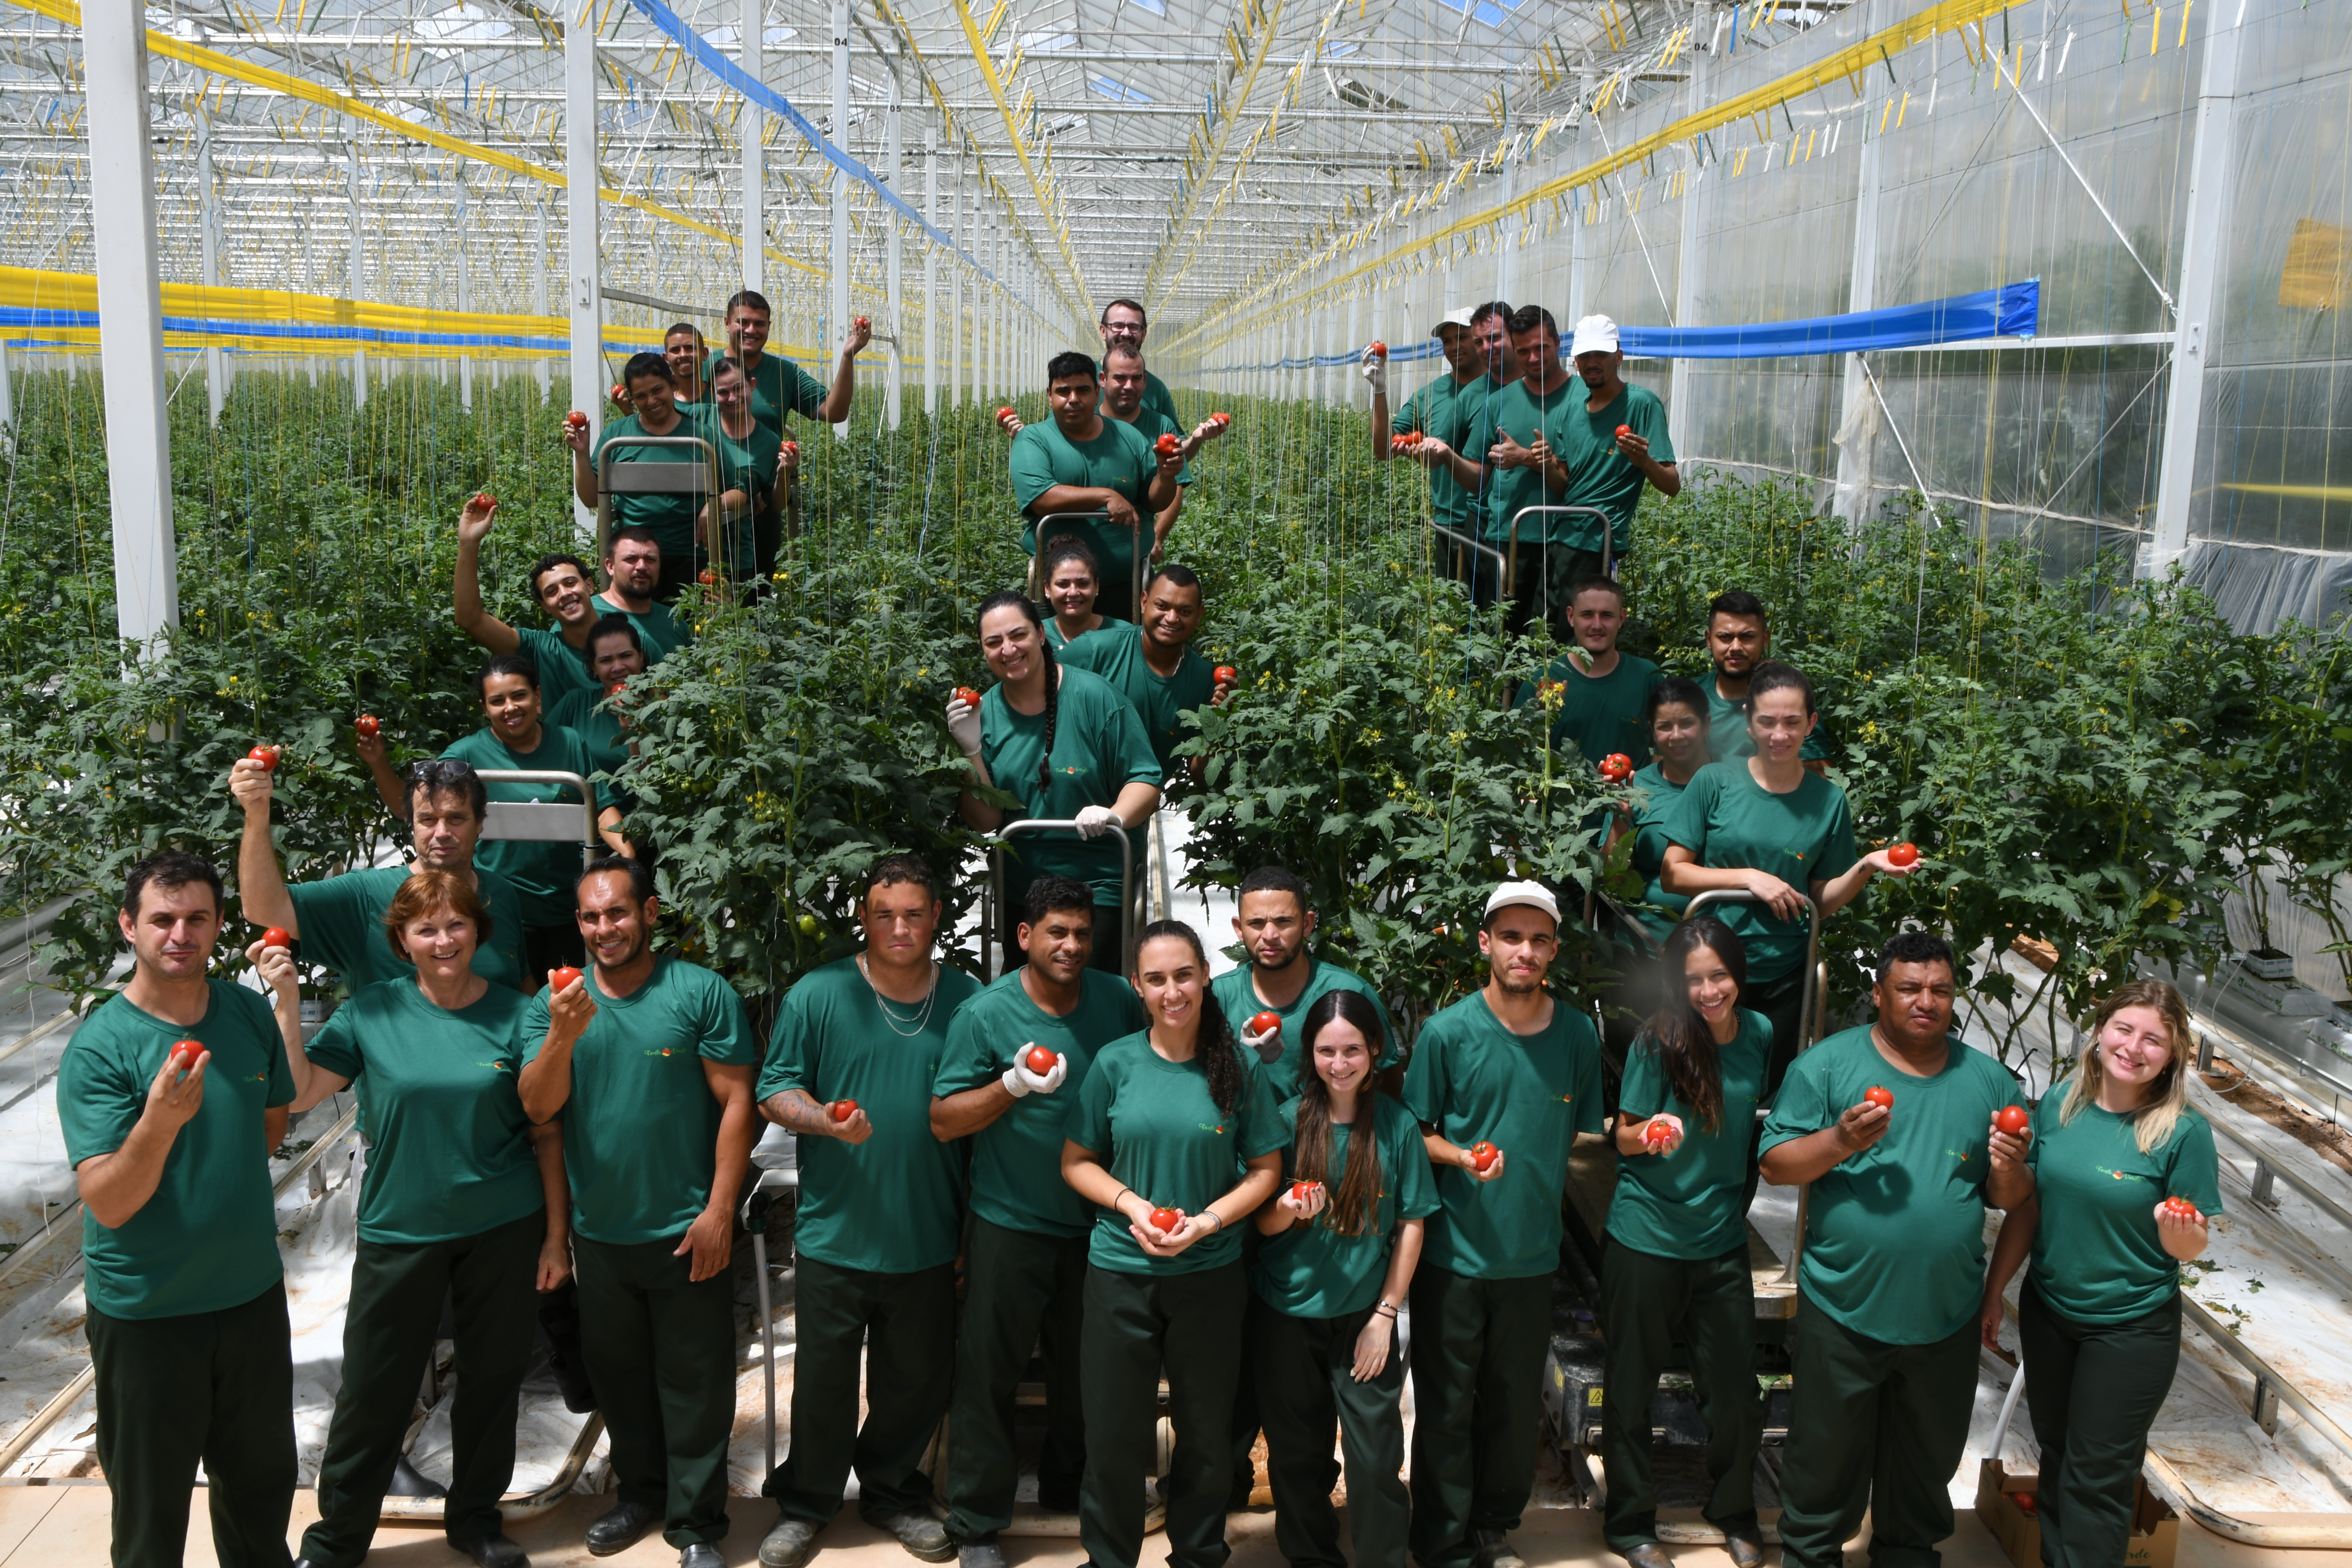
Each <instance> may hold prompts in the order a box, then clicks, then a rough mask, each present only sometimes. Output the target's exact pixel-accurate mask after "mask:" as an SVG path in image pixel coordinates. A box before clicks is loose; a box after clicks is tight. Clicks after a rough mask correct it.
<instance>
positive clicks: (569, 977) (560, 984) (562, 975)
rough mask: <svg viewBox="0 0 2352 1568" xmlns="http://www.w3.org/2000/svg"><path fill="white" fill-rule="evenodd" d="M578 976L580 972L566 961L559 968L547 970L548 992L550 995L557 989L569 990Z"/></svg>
mask: <svg viewBox="0 0 2352 1568" xmlns="http://www.w3.org/2000/svg"><path fill="white" fill-rule="evenodd" d="M579 978H580V972H579V971H578V970H576V969H574V968H572V966H571V965H570V964H568V963H567V964H565V965H564V966H563V967H562V968H561V969H551V970H549V971H548V972H547V991H548V994H549V995H553V994H555V993H556V992H558V991H568V990H570V989H571V988H572V984H574V983H575V982H577V981H578V980H579Z"/></svg>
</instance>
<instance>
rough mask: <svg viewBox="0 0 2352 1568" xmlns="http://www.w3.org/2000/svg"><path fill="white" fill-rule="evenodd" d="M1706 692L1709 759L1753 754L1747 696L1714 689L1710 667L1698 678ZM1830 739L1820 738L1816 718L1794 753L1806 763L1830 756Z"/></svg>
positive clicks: (1820, 726)
mask: <svg viewBox="0 0 2352 1568" xmlns="http://www.w3.org/2000/svg"><path fill="white" fill-rule="evenodd" d="M1699 687H1700V689H1703V690H1704V691H1706V750H1707V756H1708V759H1709V760H1710V761H1713V762H1718V763H1727V762H1730V761H1731V760H1732V759H1734V758H1736V757H1752V756H1754V755H1755V754H1756V740H1755V737H1754V736H1752V735H1750V734H1748V700H1747V699H1746V698H1743V697H1726V696H1725V695H1724V694H1723V693H1722V692H1720V691H1718V690H1717V689H1716V683H1715V675H1714V673H1713V672H1712V671H1710V672H1709V673H1707V674H1706V675H1705V676H1702V677H1701V678H1700V679H1699ZM1829 754H1830V748H1829V742H1827V741H1825V740H1823V739H1822V725H1821V724H1820V723H1819V722H1818V721H1817V722H1815V724H1814V725H1813V732H1812V733H1811V734H1810V735H1807V736H1806V737H1805V743H1804V744H1803V745H1802V746H1801V747H1799V748H1798V751H1797V755H1799V756H1800V757H1802V758H1803V759H1804V760H1805V761H1807V762H1809V763H1820V762H1827V761H1828V760H1829Z"/></svg>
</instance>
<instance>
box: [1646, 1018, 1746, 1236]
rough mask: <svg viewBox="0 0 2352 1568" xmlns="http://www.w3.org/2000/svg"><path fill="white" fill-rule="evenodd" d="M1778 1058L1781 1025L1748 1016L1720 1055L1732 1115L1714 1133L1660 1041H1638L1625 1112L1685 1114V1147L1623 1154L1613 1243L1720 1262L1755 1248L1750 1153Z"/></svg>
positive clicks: (1725, 1100) (1726, 1109)
mask: <svg viewBox="0 0 2352 1568" xmlns="http://www.w3.org/2000/svg"><path fill="white" fill-rule="evenodd" d="M1771 1056H1772V1021H1771V1020H1770V1019H1769V1018H1767V1017H1765V1016H1764V1015H1763V1014H1761V1013H1750V1012H1748V1011H1747V1010H1746V1009H1745V1008H1742V1009H1740V1011H1739V1033H1738V1035H1737V1036H1736V1037H1734V1038H1733V1039H1732V1042H1731V1043H1730V1044H1729V1045H1727V1046H1725V1047H1722V1049H1721V1050H1720V1052H1719V1053H1718V1054H1717V1063H1718V1065H1719V1067H1720V1068H1721V1072H1722V1081H1723V1116H1722V1121H1721V1124H1720V1125H1719V1126H1717V1128H1716V1130H1715V1131H1712V1132H1709V1131H1707V1130H1706V1126H1705V1124H1703V1123H1702V1122H1701V1121H1699V1118H1698V1112H1697V1111H1696V1110H1693V1109H1692V1108H1691V1106H1690V1104H1689V1103H1688V1102H1687V1101H1685V1100H1684V1099H1683V1097H1682V1096H1681V1095H1679V1094H1677V1093H1675V1089H1674V1085H1673V1083H1672V1082H1671V1081H1670V1080H1669V1079H1667V1077H1666V1072H1665V1067H1664V1063H1662V1062H1661V1061H1660V1060H1659V1059H1658V1042H1657V1039H1656V1037H1654V1036H1653V1035H1650V1034H1648V1033H1646V1032H1645V1033H1643V1035H1642V1037H1640V1038H1638V1039H1636V1040H1635V1041H1634V1042H1633V1048H1632V1049H1630V1050H1629V1051H1627V1052H1626V1055H1625V1081H1624V1085H1623V1087H1622V1089H1620V1090H1619V1091H1618V1095H1617V1113H1618V1115H1619V1116H1620V1117H1621V1118H1622V1119H1623V1120H1624V1121H1646V1120H1647V1119H1648V1118H1650V1117H1653V1116H1655V1115H1656V1114H1658V1113H1659V1112H1660V1111H1664V1112H1665V1113H1667V1114H1668V1115H1670V1116H1678V1117H1680V1118H1681V1119H1682V1123H1683V1143H1682V1147H1681V1148H1679V1149H1676V1150H1675V1152H1673V1153H1671V1154H1625V1153H1620V1154H1619V1156H1618V1159H1617V1195H1616V1196H1615V1197H1614V1198H1613V1199H1612V1200H1611V1202H1610V1205H1609V1234H1610V1235H1611V1236H1612V1237H1615V1238H1616V1239H1617V1240H1619V1241H1621V1242H1622V1243H1624V1244H1625V1245H1626V1246H1627V1247H1632V1248H1633V1250H1635V1251H1636V1252H1647V1253H1650V1254H1653V1255H1654V1256H1656V1257H1659V1258H1720V1257H1722V1256H1723V1255H1724V1254H1725V1253H1727V1252H1729V1251H1731V1250H1733V1249H1734V1248H1735V1247H1746V1246H1747V1245H1748V1206H1747V1204H1746V1202H1745V1201H1744V1200H1745V1199H1746V1197H1747V1195H1748V1145H1749V1144H1750V1143H1752V1142H1755V1140H1756V1107H1757V1105H1758V1103H1759V1101H1760V1100H1762V1098H1763V1094H1764V1065H1765V1063H1766V1062H1768V1061H1769V1060H1770V1059H1771Z"/></svg>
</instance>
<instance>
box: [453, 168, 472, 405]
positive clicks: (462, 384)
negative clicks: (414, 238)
mask: <svg viewBox="0 0 2352 1568" xmlns="http://www.w3.org/2000/svg"><path fill="white" fill-rule="evenodd" d="M467 232H468V231H467V226H466V168H465V165H464V164H462V163H460V164H459V165H458V166H457V310H458V311H459V313H460V314H463V313H464V312H466V311H468V310H472V309H473V308H474V279H473V273H472V270H471V268H470V267H469V266H468V263H467V256H466V236H467ZM457 406H458V407H460V408H463V409H465V410H466V411H467V412H468V413H471V412H472V411H473V407H474V356H473V354H472V353H471V352H470V351H468V350H467V349H466V348H465V347H463V346H461V347H460V348H459V349H458V351H457Z"/></svg>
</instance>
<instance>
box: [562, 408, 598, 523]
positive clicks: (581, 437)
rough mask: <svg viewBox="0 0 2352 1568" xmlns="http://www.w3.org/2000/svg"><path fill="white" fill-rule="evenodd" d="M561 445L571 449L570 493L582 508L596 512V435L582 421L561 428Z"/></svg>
mask: <svg viewBox="0 0 2352 1568" xmlns="http://www.w3.org/2000/svg"><path fill="white" fill-rule="evenodd" d="M563 444H564V445H565V446H567V447H571V448H572V495H573V496H574V497H575V498H576V499H577V500H579V502H580V504H581V505H582V506H584V507H586V508H587V509H588V510H591V511H593V510H596V499H597V498H596V433H595V432H594V431H593V430H591V429H589V428H588V422H587V421H586V420H585V419H583V420H582V421H581V422H580V423H579V424H577V425H573V424H571V423H570V422H568V421H567V422H566V423H565V425H564V426H563Z"/></svg>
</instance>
